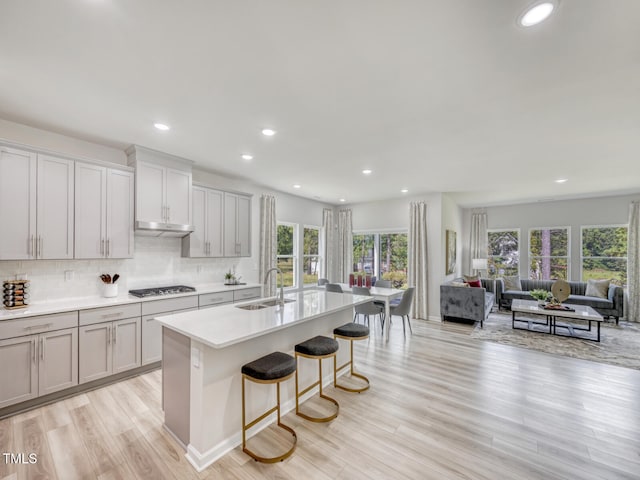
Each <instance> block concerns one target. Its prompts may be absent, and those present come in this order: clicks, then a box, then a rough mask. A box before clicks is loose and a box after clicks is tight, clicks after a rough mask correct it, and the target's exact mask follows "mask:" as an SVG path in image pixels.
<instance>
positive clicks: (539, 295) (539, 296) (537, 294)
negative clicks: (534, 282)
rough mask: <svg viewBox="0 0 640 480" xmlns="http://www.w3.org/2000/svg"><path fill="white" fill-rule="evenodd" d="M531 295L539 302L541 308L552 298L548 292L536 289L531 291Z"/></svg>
mask: <svg viewBox="0 0 640 480" xmlns="http://www.w3.org/2000/svg"><path fill="white" fill-rule="evenodd" d="M529 295H531V296H532V297H533V298H535V299H536V300H537V301H538V305H539V306H541V307H543V306H544V305H545V303H546V302H547V299H548V298H549V297H550V296H551V292H548V291H546V290H543V289H541V288H536V289H535V290H531V291H530V292H529Z"/></svg>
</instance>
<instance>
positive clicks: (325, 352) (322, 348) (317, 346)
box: [295, 335, 340, 422]
mask: <svg viewBox="0 0 640 480" xmlns="http://www.w3.org/2000/svg"><path fill="white" fill-rule="evenodd" d="M338 347H339V345H338V342H337V340H334V339H333V338H329V337H323V336H322V335H318V336H317V337H313V338H310V339H309V340H306V341H304V342H302V343H299V344H298V345H296V347H295V351H296V361H297V360H298V357H304V358H311V359H314V360H318V381H317V382H315V383H313V384H312V385H310V386H308V387H307V388H305V389H304V390H303V391H302V392H300V389H299V384H298V370H296V415H299V416H301V417H302V418H304V419H306V420H310V421H312V422H328V421H330V420H333V419H334V418H336V417H337V416H338V412H339V411H340V405H339V404H338V402H337V401H336V400H335V399H333V398H331V397H329V396H328V395H324V394H323V393H322V359H324V358H330V357H333V366H334V368H335V365H336V352H337V351H338ZM316 385H319V386H320V398H324V399H325V400H328V401H329V402H332V403H333V404H334V405H335V406H336V411H335V413H334V414H332V415H329V416H327V417H312V416H311V415H307V414H306V413H302V412H301V411H300V404H299V400H300V397H301V396H302V395H304V394H305V393H307V392H308V391H309V390H311V389H312V388H314V387H315V386H316Z"/></svg>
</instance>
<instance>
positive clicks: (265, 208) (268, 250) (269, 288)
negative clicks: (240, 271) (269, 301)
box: [259, 195, 278, 297]
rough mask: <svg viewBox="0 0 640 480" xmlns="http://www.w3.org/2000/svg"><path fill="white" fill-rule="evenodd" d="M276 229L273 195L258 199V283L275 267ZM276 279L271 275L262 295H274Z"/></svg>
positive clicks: (274, 199)
mask: <svg viewBox="0 0 640 480" xmlns="http://www.w3.org/2000/svg"><path fill="white" fill-rule="evenodd" d="M277 241H278V239H277V227H276V198H275V197H274V196H273V195H262V196H261V197H260V269H259V276H260V277H259V281H260V282H264V275H265V273H267V271H268V270H269V269H270V268H273V267H275V266H277V257H276V254H277V248H276V247H277ZM276 277H277V275H275V274H273V273H272V274H271V275H270V276H269V282H268V283H267V284H266V285H265V287H264V292H262V295H263V296H265V297H271V296H273V295H275V294H276Z"/></svg>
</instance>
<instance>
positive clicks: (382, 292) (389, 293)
mask: <svg viewBox="0 0 640 480" xmlns="http://www.w3.org/2000/svg"><path fill="white" fill-rule="evenodd" d="M338 285H340V287H342V291H343V292H345V293H351V287H350V286H349V284H348V283H338ZM354 287H357V285H354ZM319 288H324V286H320V287H319ZM369 292H370V293H371V296H372V297H374V298H375V299H376V300H381V301H383V302H384V327H383V331H384V332H386V333H385V334H384V336H385V338H386V339H387V340H389V330H390V328H389V327H390V326H391V300H393V299H394V298H398V297H402V295H403V294H404V292H405V291H404V290H400V289H399V288H385V287H376V286H373V287H371V288H369Z"/></svg>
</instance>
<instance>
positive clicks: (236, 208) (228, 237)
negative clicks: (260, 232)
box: [224, 192, 251, 257]
mask: <svg viewBox="0 0 640 480" xmlns="http://www.w3.org/2000/svg"><path fill="white" fill-rule="evenodd" d="M224 256H225V257H249V256H251V197H249V196H247V195H239V194H236V193H228V192H225V194H224Z"/></svg>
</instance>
